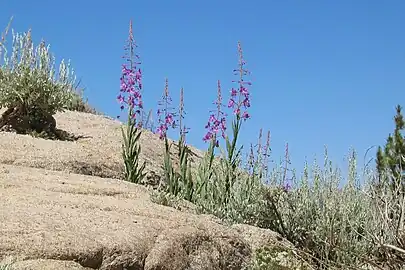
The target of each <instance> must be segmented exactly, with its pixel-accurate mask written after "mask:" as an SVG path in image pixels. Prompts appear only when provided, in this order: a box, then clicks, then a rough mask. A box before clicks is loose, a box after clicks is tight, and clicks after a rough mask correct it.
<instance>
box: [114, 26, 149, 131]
mask: <svg viewBox="0 0 405 270" xmlns="http://www.w3.org/2000/svg"><path fill="white" fill-rule="evenodd" d="M137 47H138V46H137V45H136V43H135V40H134V36H133V32H132V20H131V21H130V24H129V37H128V40H127V45H126V46H125V48H124V49H125V51H127V53H126V54H125V56H123V58H126V60H127V62H129V66H128V65H127V64H123V65H122V69H121V74H122V75H121V78H120V93H119V95H118V96H117V101H118V103H119V104H120V109H121V110H124V109H125V107H128V109H129V114H130V115H131V118H132V119H133V120H134V121H135V122H137V125H138V126H139V127H141V126H142V119H139V120H138V119H137V116H140V114H141V110H142V109H143V102H142V94H141V90H142V72H141V69H140V68H137V65H140V64H141V62H140V60H139V59H140V58H139V56H138V55H137V54H135V53H134V51H135V49H136V48H137ZM128 51H129V53H128ZM117 118H119V116H117Z"/></svg>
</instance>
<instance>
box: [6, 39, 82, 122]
mask: <svg viewBox="0 0 405 270" xmlns="http://www.w3.org/2000/svg"><path fill="white" fill-rule="evenodd" d="M12 35H13V42H12V51H11V54H9V53H8V52H7V51H5V52H4V55H3V63H2V65H1V67H0V107H6V108H11V107H16V106H24V107H27V108H30V107H32V106H35V107H36V108H39V109H41V110H44V111H46V112H47V113H49V114H51V115H52V114H54V113H56V112H58V111H62V110H63V109H65V108H66V104H67V103H69V102H70V100H71V99H72V94H73V89H74V83H75V76H74V72H73V69H72V68H71V66H70V62H67V63H66V62H65V61H64V60H62V61H61V62H60V65H59V69H58V72H56V68H55V57H54V56H53V54H52V53H51V52H50V50H49V49H50V46H49V45H46V44H45V42H44V41H42V42H41V43H40V44H39V45H38V46H36V47H34V44H33V41H32V38H31V31H28V32H27V33H22V34H20V33H14V31H13V33H12ZM1 56H2V55H0V57H1Z"/></svg>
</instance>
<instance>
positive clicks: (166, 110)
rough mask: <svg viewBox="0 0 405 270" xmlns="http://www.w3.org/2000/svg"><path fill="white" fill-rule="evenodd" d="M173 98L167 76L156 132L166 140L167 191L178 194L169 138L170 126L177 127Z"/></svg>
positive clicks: (165, 168)
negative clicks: (172, 104) (172, 105)
mask: <svg viewBox="0 0 405 270" xmlns="http://www.w3.org/2000/svg"><path fill="white" fill-rule="evenodd" d="M171 102H172V99H171V97H170V94H169V80H168V79H167V78H166V81H165V90H164V92H163V96H162V100H161V101H159V108H158V110H157V115H158V118H159V126H158V128H157V130H156V133H157V134H159V138H160V139H161V140H164V141H165V155H164V165H163V170H164V173H165V178H166V191H167V192H169V193H171V194H173V195H175V196H177V195H178V194H179V192H180V190H181V187H180V185H179V176H178V174H176V171H175V169H174V168H173V164H172V159H171V155H170V148H171V144H169V140H168V139H167V131H168V130H169V128H175V127H176V120H175V119H174V117H175V113H174V112H173V108H172V107H170V105H171Z"/></svg>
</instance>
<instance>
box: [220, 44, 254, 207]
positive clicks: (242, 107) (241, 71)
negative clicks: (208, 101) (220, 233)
mask: <svg viewBox="0 0 405 270" xmlns="http://www.w3.org/2000/svg"><path fill="white" fill-rule="evenodd" d="M238 56H239V63H238V68H237V69H235V70H234V74H235V75H237V76H238V79H237V80H234V81H233V82H234V83H236V84H237V85H238V88H237V89H235V88H234V87H232V89H231V91H230V92H231V97H230V99H229V102H228V108H232V109H233V113H234V116H235V118H234V120H233V122H232V131H233V137H232V140H230V139H229V137H226V138H225V140H226V149H227V153H228V156H227V162H226V164H227V173H226V176H225V203H227V202H228V200H229V198H230V192H231V187H232V186H233V184H234V183H235V181H236V170H237V168H238V165H239V162H240V155H241V151H242V147H241V148H239V150H238V151H236V143H237V140H238V135H239V131H240V128H241V126H242V122H243V121H245V120H247V119H249V118H250V115H249V113H248V111H247V109H248V108H249V107H250V97H249V89H248V87H249V86H250V85H251V82H250V81H245V79H244V77H245V76H246V75H248V74H249V73H250V72H249V71H248V70H247V69H246V68H245V65H246V62H245V60H244V58H243V51H242V46H241V43H240V42H238Z"/></svg>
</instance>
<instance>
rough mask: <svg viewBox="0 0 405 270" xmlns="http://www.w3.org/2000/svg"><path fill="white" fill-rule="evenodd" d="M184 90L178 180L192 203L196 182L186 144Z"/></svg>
mask: <svg viewBox="0 0 405 270" xmlns="http://www.w3.org/2000/svg"><path fill="white" fill-rule="evenodd" d="M185 114H186V112H185V110H184V89H183V88H181V89H180V104H179V133H180V134H179V135H180V136H179V141H178V145H177V146H178V148H179V155H178V157H179V163H180V164H179V177H178V178H177V179H178V180H179V181H180V183H181V191H182V195H183V198H184V199H186V200H188V201H192V198H193V195H194V181H193V177H192V174H191V163H190V162H189V161H190V160H189V155H190V152H191V151H190V149H189V147H188V146H187V144H186V134H187V133H188V131H189V128H187V127H186V126H185V125H184V124H183V119H184V115H185Z"/></svg>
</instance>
